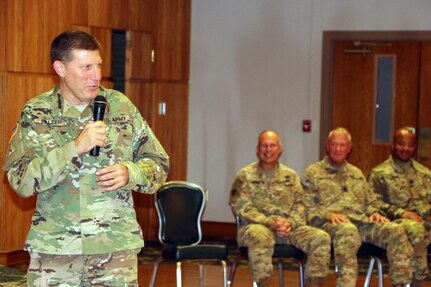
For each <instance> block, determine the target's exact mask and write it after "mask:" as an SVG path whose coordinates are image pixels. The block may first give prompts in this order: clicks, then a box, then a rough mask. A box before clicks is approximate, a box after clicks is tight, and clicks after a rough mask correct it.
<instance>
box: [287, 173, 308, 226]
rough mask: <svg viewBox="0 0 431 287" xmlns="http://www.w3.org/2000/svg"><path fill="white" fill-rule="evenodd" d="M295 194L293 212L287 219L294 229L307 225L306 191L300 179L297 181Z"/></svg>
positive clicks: (297, 178)
mask: <svg viewBox="0 0 431 287" xmlns="http://www.w3.org/2000/svg"><path fill="white" fill-rule="evenodd" d="M293 192H294V193H295V197H294V198H295V201H294V203H293V205H292V210H291V212H290V216H288V217H287V219H289V221H290V222H291V224H292V227H293V228H295V227H297V226H301V225H305V224H306V219H305V206H304V200H303V198H304V191H303V189H302V186H301V181H300V180H299V177H296V179H295V187H294V189H293Z"/></svg>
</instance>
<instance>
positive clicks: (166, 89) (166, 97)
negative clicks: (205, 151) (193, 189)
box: [150, 83, 188, 180]
mask: <svg viewBox="0 0 431 287" xmlns="http://www.w3.org/2000/svg"><path fill="white" fill-rule="evenodd" d="M160 103H165V104H166V115H159V104H160ZM150 107H151V121H152V123H153V125H152V128H153V130H154V133H155V134H156V136H157V138H158V139H159V140H160V142H161V143H162V145H163V147H164V148H165V150H166V152H167V153H168V155H169V157H170V171H169V178H168V179H169V180H185V179H186V178H187V126H188V117H187V115H188V85H187V84H172V83H153V93H152V96H151V102H150Z"/></svg>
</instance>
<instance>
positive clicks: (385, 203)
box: [368, 170, 405, 219]
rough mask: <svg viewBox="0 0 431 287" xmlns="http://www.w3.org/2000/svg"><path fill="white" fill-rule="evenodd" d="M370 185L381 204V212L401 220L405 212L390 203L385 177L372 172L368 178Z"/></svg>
mask: <svg viewBox="0 0 431 287" xmlns="http://www.w3.org/2000/svg"><path fill="white" fill-rule="evenodd" d="M368 183H369V186H370V189H371V191H372V192H373V193H374V194H375V196H376V198H377V200H379V201H380V202H381V205H380V208H381V210H382V211H383V212H384V213H385V214H386V215H387V216H388V217H389V218H391V219H395V218H400V217H401V216H402V214H403V213H404V211H405V210H404V209H402V208H400V207H397V206H396V205H393V204H391V203H390V200H389V198H387V192H386V189H387V187H386V185H385V180H384V177H383V176H382V175H380V174H379V173H378V172H376V171H373V170H372V171H371V173H370V176H369V178H368Z"/></svg>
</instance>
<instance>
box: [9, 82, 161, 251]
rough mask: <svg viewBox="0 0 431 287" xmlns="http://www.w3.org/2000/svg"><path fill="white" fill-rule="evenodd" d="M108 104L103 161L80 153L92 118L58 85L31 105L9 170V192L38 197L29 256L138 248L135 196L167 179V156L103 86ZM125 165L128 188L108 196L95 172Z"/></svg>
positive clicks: (122, 99)
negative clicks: (80, 142) (78, 148)
mask: <svg viewBox="0 0 431 287" xmlns="http://www.w3.org/2000/svg"><path fill="white" fill-rule="evenodd" d="M99 94H100V95H103V96H105V97H106V99H107V108H106V112H105V122H106V125H107V140H106V145H105V147H104V148H103V149H101V152H100V155H99V156H98V157H93V156H90V155H89V154H81V155H78V154H77V153H76V149H75V144H74V139H75V138H76V137H77V136H78V134H79V133H80V132H81V130H82V129H83V127H84V125H85V124H87V123H88V122H90V121H92V120H93V106H92V103H90V104H89V105H88V106H87V107H86V108H85V109H84V110H83V111H82V112H81V111H79V110H78V109H76V108H75V107H74V106H71V105H66V103H65V101H64V99H63V97H62V96H61V95H60V90H59V88H58V86H57V87H56V88H55V89H53V90H51V91H49V92H47V93H44V94H42V95H40V96H38V97H35V98H33V99H31V100H29V101H28V102H27V103H26V105H25V107H24V109H23V111H22V115H21V119H20V120H19V122H18V125H17V129H16V132H15V134H14V136H13V137H12V138H11V140H10V143H9V148H8V152H7V155H6V160H5V164H4V167H3V168H4V170H5V171H8V173H7V175H8V179H9V182H10V184H11V186H12V188H13V189H14V190H15V191H16V192H17V193H18V194H19V195H21V196H23V197H29V196H32V195H36V196H37V203H36V210H35V212H34V215H33V218H32V224H31V229H30V232H29V234H28V236H27V240H26V244H25V248H26V250H28V251H29V252H30V253H35V252H37V253H47V254H57V255H61V254H65V255H89V254H103V253H111V252H117V251H123V250H132V249H137V248H141V247H142V246H143V244H144V242H143V236H142V231H141V228H140V226H139V224H138V223H137V221H136V214H135V210H134V207H133V197H132V191H136V192H140V193H154V192H155V191H156V190H157V189H158V188H159V187H160V186H161V185H162V184H163V183H164V181H165V180H166V177H167V172H168V161H169V159H168V156H167V155H166V153H165V151H164V150H163V148H162V146H161V145H160V143H159V142H158V140H157V139H156V137H155V135H154V134H153V132H152V131H151V129H150V128H149V126H148V125H147V124H146V122H145V120H144V119H143V118H142V117H141V115H140V113H139V111H138V110H137V108H136V107H135V106H134V105H133V104H132V103H131V102H130V100H129V99H128V98H127V97H126V96H125V95H123V94H121V93H120V92H118V91H114V90H110V89H105V88H103V87H100V89H99ZM115 163H121V164H123V165H124V166H126V167H127V169H128V171H129V176H130V180H129V183H128V185H126V186H125V187H123V188H121V189H118V190H116V191H113V192H104V191H103V190H102V188H101V187H99V186H98V184H97V182H96V175H95V172H96V170H97V169H100V168H103V167H106V166H109V165H113V164H115Z"/></svg>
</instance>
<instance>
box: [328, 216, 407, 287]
mask: <svg viewBox="0 0 431 287" xmlns="http://www.w3.org/2000/svg"><path fill="white" fill-rule="evenodd" d="M321 228H322V229H323V230H325V231H326V232H328V233H329V234H330V235H331V238H332V244H333V248H334V261H335V262H334V263H335V265H336V266H337V267H338V273H337V286H339V287H355V286H356V281H357V279H358V260H357V257H356V253H357V251H358V249H359V247H360V245H361V243H362V241H364V242H368V243H372V244H375V245H376V246H379V247H381V248H384V249H386V255H387V258H388V261H389V277H390V279H391V281H392V284H394V285H395V284H403V285H406V284H408V283H410V281H411V279H412V268H411V262H412V259H411V258H412V256H413V248H412V246H411V245H410V243H409V240H408V238H407V235H406V232H405V231H404V229H403V227H402V226H401V225H399V224H396V223H394V222H388V223H383V224H377V223H355V224H353V223H340V224H337V225H334V224H331V223H329V222H326V223H324V224H323V225H322V226H321Z"/></svg>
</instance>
